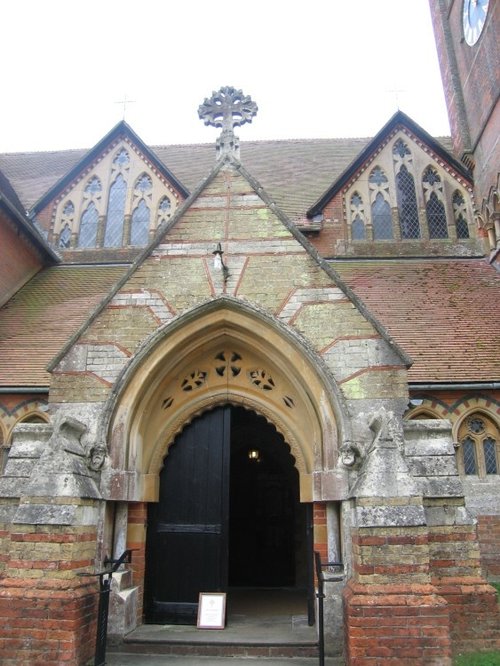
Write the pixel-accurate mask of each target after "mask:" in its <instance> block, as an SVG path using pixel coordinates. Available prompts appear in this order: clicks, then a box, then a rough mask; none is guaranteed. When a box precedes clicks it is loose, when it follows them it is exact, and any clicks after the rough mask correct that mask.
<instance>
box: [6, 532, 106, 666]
mask: <svg viewBox="0 0 500 666" xmlns="http://www.w3.org/2000/svg"><path fill="white" fill-rule="evenodd" d="M15 529H16V530H17V531H16V532H6V531H4V532H3V536H4V539H3V544H2V546H3V548H2V553H3V557H2V559H3V564H4V566H5V569H4V577H3V578H2V580H1V583H0V663H1V664H3V665H5V666H14V665H15V666H28V665H29V666H37V665H38V664H40V666H41V665H42V664H43V665H44V666H45V665H46V664H68V665H71V666H81V665H83V664H85V663H86V662H87V661H88V659H89V658H91V657H92V655H93V653H94V649H95V621H96V614H97V601H98V594H97V579H96V578H95V577H81V576H78V572H81V571H91V570H93V554H95V547H96V533H95V531H94V530H89V528H69V527H61V526H54V527H52V526H46V525H45V526H36V527H35V526H31V525H26V526H19V525H18V526H16V528H15Z"/></svg>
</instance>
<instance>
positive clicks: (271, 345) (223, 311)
mask: <svg viewBox="0 0 500 666" xmlns="http://www.w3.org/2000/svg"><path fill="white" fill-rule="evenodd" d="M181 319H182V320H183V321H180V320H181ZM176 324H177V325H175V326H173V325H172V324H171V325H170V326H167V327H165V329H164V330H162V331H161V332H159V333H158V334H156V335H155V336H154V339H153V340H151V341H150V343H149V344H148V345H147V346H145V347H144V348H142V349H141V350H140V351H139V352H138V354H137V355H136V357H135V358H134V359H133V361H132V363H131V364H130V366H129V367H128V369H127V370H126V372H125V373H124V375H123V377H122V378H121V379H120V381H119V384H118V386H117V389H116V390H115V392H114V395H113V396H112V399H111V400H110V403H108V409H107V413H108V415H109V416H108V420H107V423H108V424H109V426H108V442H109V453H110V458H111V465H112V467H113V469H114V470H116V471H118V470H122V471H123V472H126V473H127V474H129V475H130V473H132V475H133V476H134V477H135V478H140V479H141V481H140V483H136V484H135V485H136V490H135V492H134V495H135V496H134V499H136V500H143V501H155V500H156V499H157V497H158V478H159V472H160V470H161V467H162V465H163V460H164V458H165V455H167V453H168V448H169V446H170V445H171V444H172V442H173V440H174V439H175V436H176V435H177V434H178V433H179V432H180V431H181V430H182V429H183V428H184V427H185V426H186V424H187V423H189V422H190V421H192V419H193V418H195V417H196V416H198V415H199V414H202V413H203V412H204V411H206V410H209V409H212V408H214V407H215V406H217V405H220V404H225V403H230V404H235V405H241V406H243V407H245V408H247V409H250V410H253V411H255V412H257V413H259V414H261V415H262V416H264V417H265V418H266V419H267V420H268V421H269V422H270V423H271V424H272V425H273V426H274V427H275V428H276V429H277V431H278V432H280V433H281V434H282V435H283V437H284V439H285V441H286V442H287V444H288V446H289V447H290V450H291V453H292V455H293V456H294V458H295V466H296V468H297V470H298V472H299V477H300V484H301V499H302V501H311V500H312V499H320V497H319V496H318V490H317V488H315V487H316V486H318V485H319V486H321V480H320V477H321V476H322V475H324V474H325V473H326V474H329V475H330V476H331V475H332V474H333V475H334V476H338V477H339V479H338V481H339V483H338V490H339V492H341V491H340V489H341V488H344V487H345V476H346V474H345V472H343V471H339V470H336V469H335V468H336V464H337V457H338V450H339V448H340V446H339V439H348V438H349V435H348V433H347V432H346V431H347V430H348V427H349V425H348V422H347V418H346V414H347V411H346V410H345V408H344V406H343V405H342V402H341V398H340V397H339V395H338V391H337V390H336V387H335V386H334V385H332V384H333V382H332V381H331V380H330V379H329V378H328V377H327V376H326V375H327V373H326V371H325V369H324V368H323V367H322V364H321V361H320V360H318V359H314V355H313V353H312V352H311V351H310V350H309V349H308V348H307V347H306V346H304V345H303V344H301V342H300V340H298V339H296V336H295V335H293V334H292V333H290V332H288V331H286V330H285V329H284V327H283V325H281V324H279V323H278V322H275V321H274V320H271V319H270V318H269V317H267V316H266V315H262V314H261V313H259V312H256V311H253V310H252V309H251V308H250V307H241V306H239V304H238V305H235V304H233V303H232V301H231V300H230V299H227V300H226V299H224V301H223V302H219V303H217V305H215V304H214V303H213V302H212V303H211V304H209V305H208V306H206V307H201V308H197V311H196V313H194V312H191V313H190V314H189V316H185V317H183V318H179V320H177V322H176ZM315 477H316V478H315ZM329 485H331V484H329ZM334 485H335V484H334ZM319 494H320V495H321V492H319ZM129 495H130V494H129ZM129 498H130V499H132V498H131V497H129ZM329 499H340V497H338V498H334V497H330V498H329Z"/></svg>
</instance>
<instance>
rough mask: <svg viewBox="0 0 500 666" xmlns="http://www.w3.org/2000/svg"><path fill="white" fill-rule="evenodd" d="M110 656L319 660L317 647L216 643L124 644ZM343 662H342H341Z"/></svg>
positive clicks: (109, 649)
mask: <svg viewBox="0 0 500 666" xmlns="http://www.w3.org/2000/svg"><path fill="white" fill-rule="evenodd" d="M107 652H108V653H109V654H111V655H112V654H124V655H125V654H137V655H139V654H144V655H175V656H186V657H188V656H199V657H250V658H256V657H260V658H262V659H276V658H280V657H283V658H293V657H297V658H299V657H300V658H310V659H313V658H315V659H317V658H318V648H317V646H315V645H298V644H297V645H244V644H241V645H237V644H229V645H227V644H214V643H195V644H189V643H130V642H128V643H122V644H120V645H110V646H108V648H107ZM339 663H343V662H339Z"/></svg>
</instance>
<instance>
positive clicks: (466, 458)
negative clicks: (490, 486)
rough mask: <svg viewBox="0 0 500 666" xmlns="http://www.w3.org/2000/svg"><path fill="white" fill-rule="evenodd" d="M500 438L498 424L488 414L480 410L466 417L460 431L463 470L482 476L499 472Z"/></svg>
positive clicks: (460, 457) (466, 472)
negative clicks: (499, 444)
mask: <svg viewBox="0 0 500 666" xmlns="http://www.w3.org/2000/svg"><path fill="white" fill-rule="evenodd" d="M499 438H500V429H499V427H498V425H497V424H496V423H495V421H494V419H492V418H490V417H489V416H487V415H486V414H484V413H480V412H478V413H474V414H472V415H471V416H469V417H468V418H466V419H464V420H463V421H462V424H461V425H460V428H459V431H458V440H459V441H460V442H461V447H460V449H459V450H461V454H460V456H459V464H460V463H461V465H462V470H463V472H464V473H465V474H477V475H478V476H479V477H480V478H484V477H485V476H486V475H488V474H498V456H499V455H500V448H499V447H498V442H499Z"/></svg>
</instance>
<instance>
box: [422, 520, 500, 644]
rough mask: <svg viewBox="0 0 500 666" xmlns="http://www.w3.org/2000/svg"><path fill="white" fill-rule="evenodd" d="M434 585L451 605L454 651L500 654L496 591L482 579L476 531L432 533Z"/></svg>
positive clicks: (456, 528)
mask: <svg viewBox="0 0 500 666" xmlns="http://www.w3.org/2000/svg"><path fill="white" fill-rule="evenodd" d="M429 542H430V549H431V559H430V571H431V582H432V584H433V585H434V587H435V589H436V591H437V593H438V594H439V595H440V596H441V597H442V598H443V599H444V600H445V601H446V602H447V604H448V611H449V614H450V630H451V637H452V642H453V651H454V652H455V653H457V652H461V651H464V652H472V651H474V650H486V649H490V650H496V649H499V650H500V613H499V608H498V601H497V595H496V591H495V590H494V589H493V588H492V587H491V586H490V585H488V583H487V582H486V581H485V579H484V578H483V577H482V575H481V567H480V552H479V544H478V541H477V534H476V527H475V526H474V525H470V526H468V525H465V526H457V525H454V526H453V527H435V528H431V529H430V530H429Z"/></svg>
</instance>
